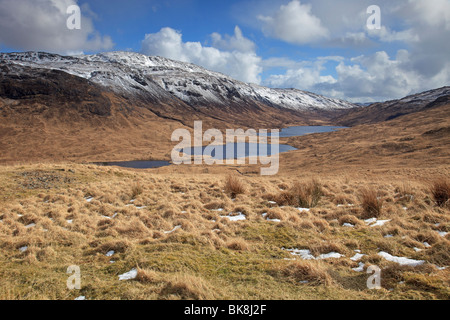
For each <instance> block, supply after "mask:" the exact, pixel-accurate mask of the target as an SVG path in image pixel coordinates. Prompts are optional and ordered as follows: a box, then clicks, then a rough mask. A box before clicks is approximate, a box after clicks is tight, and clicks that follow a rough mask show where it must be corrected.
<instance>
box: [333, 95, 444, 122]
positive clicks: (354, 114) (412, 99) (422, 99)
mask: <svg viewBox="0 0 450 320" xmlns="http://www.w3.org/2000/svg"><path fill="white" fill-rule="evenodd" d="M448 103H450V87H443V88H439V89H434V90H429V91H425V92H421V93H418V94H414V95H411V96H408V97H405V98H403V99H399V100H392V101H386V102H380V103H374V104H371V105H370V106H368V107H365V108H355V109H348V110H342V111H338V114H339V115H338V116H336V117H334V118H332V120H331V121H332V122H335V123H337V124H340V125H343V126H355V125H359V124H368V123H377V122H382V121H389V120H393V119H396V118H398V117H401V116H404V115H407V114H411V113H415V112H419V111H422V110H426V109H430V108H433V107H437V106H442V105H445V104H448Z"/></svg>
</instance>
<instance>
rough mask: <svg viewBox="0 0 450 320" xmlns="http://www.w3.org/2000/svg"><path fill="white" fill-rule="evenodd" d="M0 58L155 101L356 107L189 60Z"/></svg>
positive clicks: (119, 55)
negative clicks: (245, 78) (251, 80)
mask: <svg viewBox="0 0 450 320" xmlns="http://www.w3.org/2000/svg"><path fill="white" fill-rule="evenodd" d="M0 62H3V63H13V64H19V65H23V66H28V67H34V68H43V69H54V70H60V71H64V72H67V73H69V74H72V75H75V76H78V77H82V78H85V79H88V80H90V81H92V82H94V83H97V84H100V85H103V86H105V87H108V88H110V89H111V90H113V91H114V92H116V93H119V94H127V95H136V94H137V95H145V96H149V97H151V98H154V99H164V98H167V99H170V98H173V96H175V97H177V98H178V99H180V100H182V101H184V102H185V103H187V104H189V105H193V106H194V105H195V106H208V105H210V104H215V105H223V106H226V105H228V104H230V103H238V104H240V103H246V102H248V101H252V102H259V103H262V104H265V105H269V106H273V107H277V108H289V109H293V110H300V111H303V110H310V109H321V110H333V109H349V108H355V107H357V106H356V105H354V104H352V103H349V102H346V101H343V100H338V99H330V98H326V97H324V96H320V95H317V94H314V93H310V92H305V91H301V90H296V89H271V88H266V87H262V86H259V85H255V84H248V83H243V82H240V81H237V80H234V79H232V78H230V77H228V76H226V75H224V74H221V73H218V72H212V71H209V70H206V69H204V68H202V67H199V66H196V65H194V64H190V63H184V62H179V61H174V60H170V59H166V58H162V57H150V56H145V55H142V54H139V53H133V52H108V53H100V54H94V55H78V56H60V55H56V54H49V53H41V52H24V53H0Z"/></svg>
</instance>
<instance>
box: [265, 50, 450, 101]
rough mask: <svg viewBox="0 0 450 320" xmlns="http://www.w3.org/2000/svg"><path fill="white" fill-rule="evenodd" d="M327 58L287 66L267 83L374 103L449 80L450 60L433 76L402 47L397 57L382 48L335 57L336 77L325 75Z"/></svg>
mask: <svg viewBox="0 0 450 320" xmlns="http://www.w3.org/2000/svg"><path fill="white" fill-rule="evenodd" d="M325 61H329V60H327V59H326V58H325V59H324V58H322V59H318V60H317V61H314V62H310V63H305V64H303V65H301V66H297V68H296V69H288V70H287V71H286V72H285V73H284V74H280V75H272V76H270V77H269V78H268V79H266V80H265V84H266V85H269V86H276V87H295V88H303V89H304V90H309V91H313V92H317V93H321V94H323V95H326V96H330V97H336V98H342V99H347V100H349V101H353V102H373V101H384V100H389V99H393V98H401V97H404V96H407V95H409V94H413V93H417V92H420V91H424V90H426V89H430V88H438V87H441V86H444V85H448V83H449V81H450V73H449V70H450V63H447V65H446V67H445V68H443V69H442V70H440V72H438V73H436V74H434V75H432V76H427V75H423V74H421V73H420V72H418V71H417V70H414V68H412V64H413V63H414V59H413V56H412V55H411V54H410V52H408V51H407V50H403V49H402V50H399V51H398V52H397V54H396V56H395V57H390V56H389V55H388V54H387V53H386V52H385V51H379V52H376V53H374V54H372V55H361V56H358V57H354V58H351V59H344V58H343V57H340V59H335V60H334V61H340V62H339V64H338V65H337V66H336V68H335V70H336V76H335V77H333V76H330V75H324V74H323V70H324V68H323V63H324V62H325Z"/></svg>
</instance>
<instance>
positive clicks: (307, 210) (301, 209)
mask: <svg viewBox="0 0 450 320" xmlns="http://www.w3.org/2000/svg"><path fill="white" fill-rule="evenodd" d="M297 210H298V211H300V212H310V211H311V209H309V208H297Z"/></svg>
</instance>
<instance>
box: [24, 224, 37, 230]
mask: <svg viewBox="0 0 450 320" xmlns="http://www.w3.org/2000/svg"><path fill="white" fill-rule="evenodd" d="M33 227H36V223H30V224H29V225H27V226H25V228H27V229H29V228H33Z"/></svg>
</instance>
